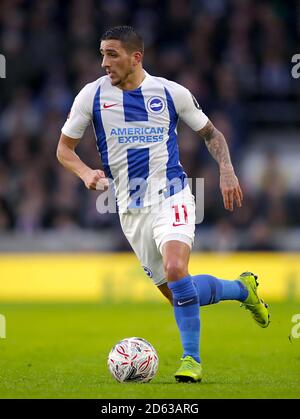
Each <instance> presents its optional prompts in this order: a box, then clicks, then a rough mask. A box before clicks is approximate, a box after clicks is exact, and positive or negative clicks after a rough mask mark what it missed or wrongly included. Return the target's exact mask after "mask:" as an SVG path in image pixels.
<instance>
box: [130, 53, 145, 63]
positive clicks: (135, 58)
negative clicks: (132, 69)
mask: <svg viewBox="0 0 300 419" xmlns="http://www.w3.org/2000/svg"><path fill="white" fill-rule="evenodd" d="M142 59H143V54H142V53H141V52H140V51H135V52H134V53H133V54H132V64H133V65H138V64H139V63H141V62H142Z"/></svg>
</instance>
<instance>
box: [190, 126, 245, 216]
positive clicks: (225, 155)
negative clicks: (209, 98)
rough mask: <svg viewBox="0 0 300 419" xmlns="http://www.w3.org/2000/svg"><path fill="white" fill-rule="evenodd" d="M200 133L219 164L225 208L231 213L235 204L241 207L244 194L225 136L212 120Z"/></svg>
mask: <svg viewBox="0 0 300 419" xmlns="http://www.w3.org/2000/svg"><path fill="white" fill-rule="evenodd" d="M198 133H199V134H200V136H201V137H202V138H203V139H204V141H205V144H206V147H207V148H208V151H209V152H210V154H211V155H212V156H213V158H214V159H215V160H216V161H217V162H218V164H219V169H220V189H221V192H222V196H223V202H224V206H225V208H226V209H227V210H229V211H233V206H234V202H235V203H236V204H237V206H238V207H241V206H242V200H243V193H242V190H241V188H240V185H239V181H238V179H237V177H236V175H235V173H234V169H233V166H232V163H231V159H230V154H229V150H228V146H227V142H226V140H225V137H224V135H223V134H222V133H221V132H220V131H219V130H217V128H216V127H215V126H214V125H213V124H212V122H211V121H210V120H208V121H207V123H206V124H205V126H204V127H203V128H202V129H200V130H199V131H198Z"/></svg>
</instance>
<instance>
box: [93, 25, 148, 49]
mask: <svg viewBox="0 0 300 419" xmlns="http://www.w3.org/2000/svg"><path fill="white" fill-rule="evenodd" d="M107 39H117V40H119V41H121V42H122V44H123V46H124V48H125V49H126V50H127V51H130V52H133V51H140V52H141V53H142V54H143V53H144V41H143V38H142V37H141V36H140V35H139V34H138V33H137V32H136V31H135V30H134V29H133V27H132V26H115V27H113V28H110V29H108V30H107V31H106V32H104V34H103V35H102V37H101V41H106V40H107Z"/></svg>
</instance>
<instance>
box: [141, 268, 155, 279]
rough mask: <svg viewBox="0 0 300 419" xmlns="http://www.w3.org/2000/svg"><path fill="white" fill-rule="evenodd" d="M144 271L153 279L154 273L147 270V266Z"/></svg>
mask: <svg viewBox="0 0 300 419" xmlns="http://www.w3.org/2000/svg"><path fill="white" fill-rule="evenodd" d="M143 269H144V271H145V272H146V274H147V275H148V276H149V278H152V277H153V273H152V271H150V269H149V268H147V266H143Z"/></svg>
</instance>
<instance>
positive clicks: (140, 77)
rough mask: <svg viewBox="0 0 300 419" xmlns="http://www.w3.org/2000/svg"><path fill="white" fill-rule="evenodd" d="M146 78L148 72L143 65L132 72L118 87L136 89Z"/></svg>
mask: <svg viewBox="0 0 300 419" xmlns="http://www.w3.org/2000/svg"><path fill="white" fill-rule="evenodd" d="M145 78H146V73H145V71H144V69H143V67H141V68H139V69H137V70H136V71H135V72H134V73H133V74H130V75H129V76H128V77H127V79H126V80H125V81H124V83H120V84H119V86H118V87H119V88H120V89H122V90H134V89H137V88H138V87H139V86H140V85H141V84H142V82H143V81H144V79H145Z"/></svg>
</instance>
